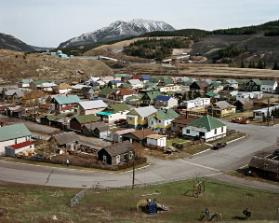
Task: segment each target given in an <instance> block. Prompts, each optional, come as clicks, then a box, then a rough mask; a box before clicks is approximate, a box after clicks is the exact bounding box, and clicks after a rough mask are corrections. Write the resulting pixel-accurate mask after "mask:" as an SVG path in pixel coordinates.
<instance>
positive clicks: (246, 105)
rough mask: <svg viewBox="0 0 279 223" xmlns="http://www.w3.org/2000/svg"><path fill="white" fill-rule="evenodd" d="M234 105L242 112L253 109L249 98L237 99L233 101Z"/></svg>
mask: <svg viewBox="0 0 279 223" xmlns="http://www.w3.org/2000/svg"><path fill="white" fill-rule="evenodd" d="M234 106H235V107H236V111H240V112H243V111H247V110H251V109H253V107H254V103H253V101H252V100H250V99H239V100H237V101H236V102H235V103H234Z"/></svg>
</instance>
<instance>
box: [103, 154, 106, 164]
mask: <svg viewBox="0 0 279 223" xmlns="http://www.w3.org/2000/svg"><path fill="white" fill-rule="evenodd" d="M103 162H104V163H106V162H107V156H105V155H104V156H103Z"/></svg>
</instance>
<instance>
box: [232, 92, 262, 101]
mask: <svg viewBox="0 0 279 223" xmlns="http://www.w3.org/2000/svg"><path fill="white" fill-rule="evenodd" d="M262 98H263V92H261V91H253V92H238V93H237V95H236V100H239V99H262Z"/></svg>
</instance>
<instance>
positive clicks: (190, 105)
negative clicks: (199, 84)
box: [182, 98, 210, 109]
mask: <svg viewBox="0 0 279 223" xmlns="http://www.w3.org/2000/svg"><path fill="white" fill-rule="evenodd" d="M182 105H185V106H186V109H201V108H207V107H208V106H210V98H196V99H193V100H189V101H184V102H182Z"/></svg>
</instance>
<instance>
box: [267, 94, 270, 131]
mask: <svg viewBox="0 0 279 223" xmlns="http://www.w3.org/2000/svg"><path fill="white" fill-rule="evenodd" d="M267 104H268V107H267V126H270V109H269V107H270V98H268V99H267Z"/></svg>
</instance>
